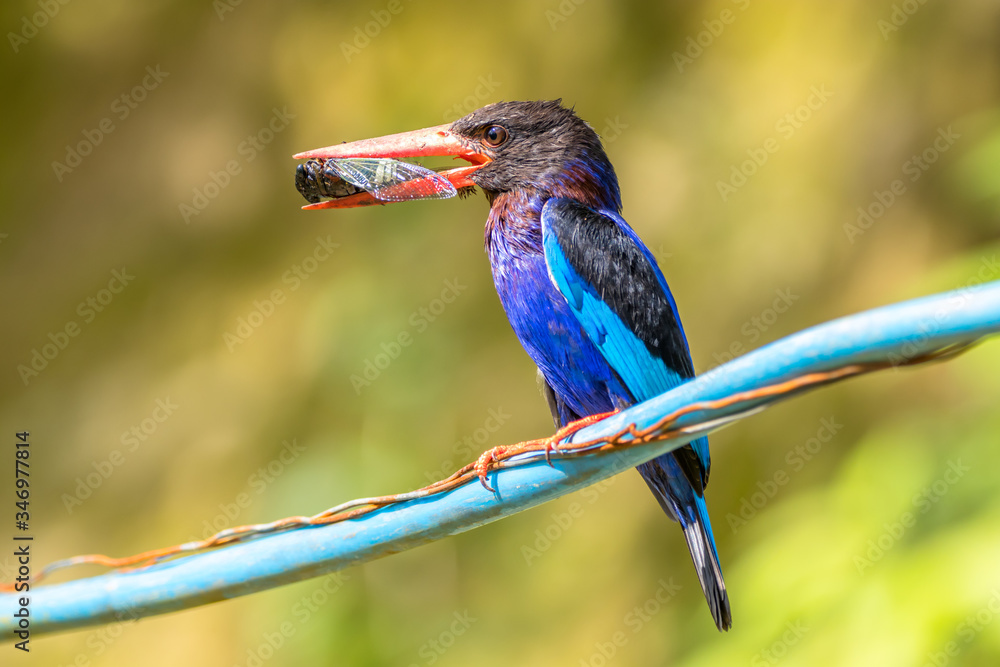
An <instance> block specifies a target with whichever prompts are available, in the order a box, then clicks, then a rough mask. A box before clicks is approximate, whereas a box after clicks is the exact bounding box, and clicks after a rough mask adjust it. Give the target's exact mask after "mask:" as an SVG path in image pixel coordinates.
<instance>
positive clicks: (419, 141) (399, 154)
mask: <svg viewBox="0 0 1000 667" xmlns="http://www.w3.org/2000/svg"><path fill="white" fill-rule="evenodd" d="M430 156H452V157H456V158H461V159H463V160H465V161H467V162H471V163H472V164H471V165H470V166H463V167H455V168H454V169H446V170H444V171H440V172H439V173H440V174H441V175H442V176H444V177H445V178H447V179H448V180H449V181H451V184H452V185H454V186H455V188H456V189H460V188H467V187H473V186H475V183H473V182H472V181H471V180H469V174H471V173H472V172H474V171H475V170H476V169H479V168H480V167H482V166H483V165H484V164H486V163H487V162H489V161H490V158H489V157H488V156H487V155H485V154H484V153H482V152H480V151H479V146H478V144H477V143H476V142H469V141H467V140H465V139H463V138H462V137H461V136H459V135H456V134H455V133H453V132H452V131H451V125H450V124H448V125H438V126H436V127H428V128H424V129H423V130H412V131H410V132H400V133H399V134H390V135H386V136H384V137H377V138H375V139H362V140H361V141H352V142H351V143H343V144H334V145H333V146H327V147H326V148H316V149H314V150H311V151H305V152H303V153H297V154H295V155H294V156H292V157H294V158H295V159H296V160H308V159H312V158H350V157H378V158H407V157H430ZM385 203H386V202H384V201H380V200H378V199H376V198H375V197H374V196H372V195H371V194H370V193H368V192H358V193H357V194H353V195H349V196H347V197H338V198H337V199H330V200H326V201H321V202H318V203H316V204H308V205H307V206H303V207H302V208H303V209H306V210H312V209H318V208H354V207H356V206H370V205H372V204H385Z"/></svg>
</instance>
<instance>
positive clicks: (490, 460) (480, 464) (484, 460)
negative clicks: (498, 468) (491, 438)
mask: <svg viewBox="0 0 1000 667" xmlns="http://www.w3.org/2000/svg"><path fill="white" fill-rule="evenodd" d="M508 449H510V447H507V446H504V445H501V446H500V447H494V448H493V449H490V450H488V451H485V452H483V453H482V455H481V456H480V457H479V459H477V460H476V468H475V470H476V475H477V476H478V477H479V483H480V484H482V485H483V488H484V489H486V490H487V491H489V492H490V493H496V492H497V490H496V489H494V488H493V487H492V486H490V483H489V482H488V481H486V475H487V473H489V471H490V467H491V466H492V465H493V464H494V463H496V462H497V460H498V458H497V457H499V456H503V455H504V454H506V453H507V450H508Z"/></svg>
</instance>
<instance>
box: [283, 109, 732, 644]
mask: <svg viewBox="0 0 1000 667" xmlns="http://www.w3.org/2000/svg"><path fill="white" fill-rule="evenodd" d="M433 155H438V156H441V155H449V156H455V157H458V158H462V159H464V160H466V161H467V162H469V163H471V164H470V165H468V166H463V167H458V168H455V169H447V170H441V171H440V172H439V175H440V176H441V177H444V178H446V179H447V180H448V181H450V182H451V184H452V185H453V186H454V187H455V188H458V189H462V188H469V187H472V186H478V187H479V188H481V189H482V190H483V192H485V193H486V197H487V199H488V200H489V203H490V211H489V216H488V218H487V220H486V252H487V254H488V255H489V259H490V265H491V267H492V270H493V281H494V284H495V285H496V290H497V294H498V295H499V296H500V301H501V303H502V304H503V308H504V310H505V311H506V313H507V318H508V320H509V321H510V324H511V326H512V327H513V329H514V333H515V334H516V335H517V337H518V339H519V340H520V342H521V345H523V346H524V349H525V350H526V351H527V353H528V355H529V356H530V357H531V359H532V360H533V361H534V362H535V364H536V365H537V366H538V372H539V375H540V382H541V384H542V386H543V391H544V393H545V394H546V398H547V400H548V403H549V407H550V409H551V411H552V415H553V419H554V421H555V423H556V425H557V427H558V426H565V425H567V424H569V423H571V422H573V421H575V420H577V419H579V418H582V417H586V416H588V415H593V414H596V413H602V412H608V411H611V410H615V409H619V408H623V407H626V406H629V405H631V404H633V403H636V402H639V401H644V400H646V399H649V398H652V397H654V396H656V395H658V394H661V393H663V392H665V391H667V390H668V389H671V388H673V387H675V386H677V385H679V384H680V383H682V382H685V381H686V380H688V379H690V378H692V377H694V369H693V367H692V363H691V357H690V353H689V351H688V345H687V340H686V338H685V336H684V330H683V328H682V327H681V323H680V317H679V315H678V313H677V307H676V305H675V303H674V299H673V296H672V295H671V293H670V288H669V287H667V282H666V280H665V279H664V277H663V274H662V273H661V271H660V269H659V267H658V266H657V264H656V260H655V259H654V257H653V254H652V253H651V252H650V251H649V249H648V248H646V246H645V245H643V243H642V241H641V240H640V239H639V237H638V236H637V235H636V233H635V232H634V231H633V230H632V228H631V227H629V225H628V223H626V222H625V220H624V219H623V218H622V216H621V208H622V202H621V194H620V191H619V187H618V178H617V176H616V175H615V170H614V167H612V166H611V162H610V160H608V156H607V155H606V154H605V152H604V148H603V147H602V145H601V140H600V137H599V136H598V135H597V133H596V132H594V130H593V129H592V128H591V127H590V126H589V125H588V124H587V123H586V122H584V121H583V120H581V119H580V118H579V117H578V116H577V115H576V113H574V111H573V110H572V109H567V108H565V107H563V106H562V105H561V101H559V100H556V101H549V102H500V103H496V104H490V105H488V106H485V107H483V108H481V109H479V110H477V111H474V112H472V113H470V114H469V115H467V116H465V117H464V118H460V119H459V120H456V121H455V122H453V123H450V124H447V125H440V126H437V127H431V128H427V129H424V130H416V131H413V132H404V133H401V134H395V135H389V136H386V137H381V138H378V139H366V140H363V141H356V142H353V143H345V144H338V145H334V146H329V147H327V148H321V149H317V150H314V151H308V152H305V153H300V154H299V155H296V156H295V157H296V158H300V159H305V158H312V159H319V160H320V161H322V160H324V159H329V158H407V157H419V156H433ZM314 164H322V163H321V162H320V163H314ZM300 177H301V178H302V179H305V178H306V174H303V173H300ZM445 186H447V183H446V184H445ZM313 189H314V190H315V187H313ZM315 194H316V196H315V197H314V198H311V199H310V200H311V201H315V199H317V198H318V194H319V193H318V192H317V193H315ZM415 198H416V197H415ZM375 203H383V202H382V201H380V200H379V199H377V198H376V197H375V196H373V195H372V194H371V193H369V192H356V193H354V194H350V195H347V196H340V197H336V198H334V199H332V200H328V201H322V202H320V203H315V204H312V205H311V206H307V207H306V208H348V207H354V206H363V205H368V204H375ZM710 467H711V461H710V458H709V453H708V440H707V439H706V438H704V437H702V438H699V439H697V440H694V441H693V442H691V443H690V444H689V445H686V446H684V447H682V448H680V449H678V450H675V451H673V452H669V453H667V454H664V455H662V456H660V457H658V458H656V459H654V460H652V461H649V462H648V463H644V464H642V465H641V466H639V467H638V470H639V473H640V474H641V475H642V478H643V479H644V480H645V481H646V484H648V485H649V488H650V489H651V490H652V492H653V495H654V496H656V499H657V500H658V501H659V503H660V506H661V507H662V508H663V511H664V512H666V513H667V515H668V516H669V517H670V518H671V519H674V520H675V521H678V522H679V523H680V525H681V527H682V528H683V530H684V537H685V539H686V540H687V545H688V549H689V550H690V552H691V558H692V560H693V561H694V564H695V568H696V569H697V572H698V578H699V580H700V583H701V588H702V591H703V592H704V594H705V598H706V599H707V601H708V606H709V609H710V610H711V613H712V617H713V618H714V619H715V624H716V625H717V626H718V627H719V629H720V630H728V629H729V628H730V626H731V625H732V616H731V613H730V608H729V597H728V595H727V593H726V585H725V582H724V581H723V578H722V571H721V569H720V567H719V556H718V552H717V550H716V547H715V540H714V538H713V536H712V528H711V525H710V523H709V519H708V511H707V509H706V505H705V496H704V490H705V485H706V483H707V482H708V473H709V469H710Z"/></svg>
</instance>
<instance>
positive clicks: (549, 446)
mask: <svg viewBox="0 0 1000 667" xmlns="http://www.w3.org/2000/svg"><path fill="white" fill-rule="evenodd" d="M616 412H618V410H612V411H611V412H599V413H597V414H596V415H588V416H586V417H583V418H582V419H577V420H576V421H574V422H570V423H568V424H566V425H565V426H563V427H562V428H561V429H559V430H558V431H556V432H555V434H554V435H553V436H552V437H550V438H549V439H548V440H546V441H545V462H546V463H548V464H549V465H550V466H551V465H552V452H558V451H559V443H560V442H562V441H563V440H565V439H566V438H568V437H570V436H571V435H573V434H574V433H576V432H577V431H579V430H581V429H584V428H586V427H588V426H590V425H591V424H596V423H597V422H599V421H601V420H602V419H606V418H608V417H610V416H611V415H613V414H615V413H616Z"/></svg>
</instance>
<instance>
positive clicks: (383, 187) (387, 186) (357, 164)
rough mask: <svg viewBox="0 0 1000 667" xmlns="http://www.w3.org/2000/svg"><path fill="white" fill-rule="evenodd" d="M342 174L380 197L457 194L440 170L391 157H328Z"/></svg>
mask: <svg viewBox="0 0 1000 667" xmlns="http://www.w3.org/2000/svg"><path fill="white" fill-rule="evenodd" d="M329 163H332V164H330V166H332V167H333V168H334V169H335V170H336V172H337V173H338V174H340V176H341V178H343V179H344V180H345V181H347V182H348V183H351V184H352V185H354V186H357V187H359V188H363V189H365V190H367V191H368V192H370V193H372V195H373V196H374V197H375V198H376V199H379V200H381V201H393V202H397V201H410V200H414V199H447V198H448V197H454V196H455V195H456V194H458V191H457V190H456V189H455V186H454V185H452V184H451V181H449V180H448V179H447V178H445V177H444V176H442V175H441V174H439V173H437V172H436V171H433V170H431V169H428V168H426V167H421V166H420V165H418V164H410V163H409V162H401V161H399V160H393V159H391V158H343V159H332V160H330V161H329Z"/></svg>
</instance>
